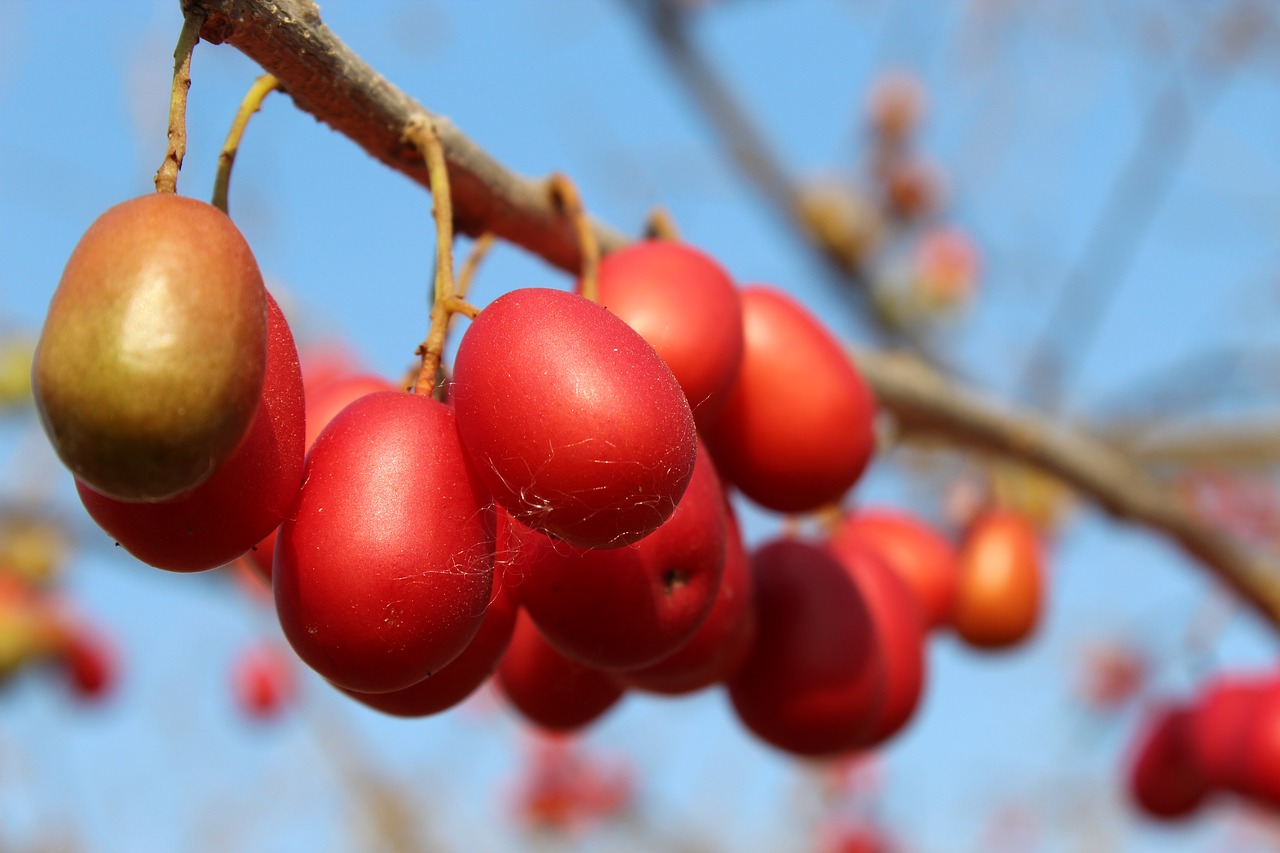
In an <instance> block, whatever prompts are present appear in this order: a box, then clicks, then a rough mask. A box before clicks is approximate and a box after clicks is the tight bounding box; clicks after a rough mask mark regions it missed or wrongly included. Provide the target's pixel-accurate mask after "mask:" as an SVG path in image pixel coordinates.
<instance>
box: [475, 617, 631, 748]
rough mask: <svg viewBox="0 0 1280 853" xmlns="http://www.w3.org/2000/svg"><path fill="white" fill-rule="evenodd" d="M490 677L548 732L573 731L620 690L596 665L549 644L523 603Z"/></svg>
mask: <svg viewBox="0 0 1280 853" xmlns="http://www.w3.org/2000/svg"><path fill="white" fill-rule="evenodd" d="M494 680H495V682H496V683H497V685H498V687H499V689H500V690H501V691H502V694H503V695H504V696H506V697H507V700H508V701H510V702H511V704H512V706H514V707H515V709H516V710H517V711H519V712H520V714H521V715H522V716H523V717H524V718H525V719H526V720H528V721H529V722H531V723H533V724H534V725H535V726H537V727H538V728H540V729H544V730H546V731H551V732H571V731H575V730H577V729H581V728H583V727H585V726H587V725H589V724H591V723H593V722H595V721H596V720H597V719H599V718H600V717H601V716H603V715H604V713H605V712H606V711H608V710H609V709H610V708H612V707H613V706H614V705H615V704H617V702H618V700H619V699H621V698H622V694H623V689H622V688H621V687H620V686H618V685H617V684H615V683H614V682H613V681H612V680H611V679H610V678H609V676H607V675H605V674H604V673H603V672H601V671H600V670H597V669H592V668H591V667H589V666H584V665H583V664H580V663H577V662H576V661H572V660H570V659H569V658H567V657H565V656H564V655H562V654H560V653H559V652H558V651H556V650H555V649H554V648H552V646H551V644H550V643H548V642H547V641H546V640H545V639H543V637H542V635H541V634H539V633H538V628H537V626H536V625H534V624H533V620H532V619H530V618H529V614H528V613H526V612H525V611H524V609H523V608H521V609H520V611H519V613H518V614H517V615H516V627H515V631H514V633H513V634H512V635H511V644H510V645H509V646H507V652H506V654H504V655H503V656H502V662H501V663H499V664H498V672H497V674H496V675H495V677H494Z"/></svg>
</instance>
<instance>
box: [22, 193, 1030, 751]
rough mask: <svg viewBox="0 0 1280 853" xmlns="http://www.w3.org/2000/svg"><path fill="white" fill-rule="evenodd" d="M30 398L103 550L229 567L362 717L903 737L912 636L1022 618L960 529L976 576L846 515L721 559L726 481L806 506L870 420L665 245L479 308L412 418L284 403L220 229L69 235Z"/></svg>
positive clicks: (1022, 574) (811, 343)
mask: <svg viewBox="0 0 1280 853" xmlns="http://www.w3.org/2000/svg"><path fill="white" fill-rule="evenodd" d="M796 377H803V381H800V382H797V381H796ZM33 388H34V391H35V396H36V401H37V405H38V409H39V412H40V415H41V418H42V421H43V423H44V425H45V427H46V430H47V432H48V434H49V437H50V439H51V441H52V443H53V445H54V447H55V449H56V450H57V451H58V453H59V455H60V457H61V458H62V459H63V461H64V462H65V463H66V464H67V465H68V467H69V468H70V469H71V471H72V472H73V474H74V475H75V477H76V486H77V489H78V492H79V495H80V497H81V500H82V502H83V503H84V506H85V507H86V509H87V510H88V512H89V514H90V515H91V516H92V517H93V518H94V520H95V521H97V523H98V524H99V525H100V526H101V527H102V528H103V529H104V530H106V531H107V532H108V533H109V534H110V535H111V536H112V537H113V538H114V539H115V540H116V541H117V542H118V543H119V544H120V545H122V546H123V547H124V548H125V549H126V550H128V551H129V552H130V553H132V554H133V555H135V556H136V557H138V558H139V559H140V560H142V561H143V562H145V563H148V564H150V565H153V566H156V567H159V568H163V569H168V570H172V571H201V570H206V569H211V568H214V567H216V566H220V565H223V564H226V563H228V562H230V561H232V560H234V559H236V558H237V557H239V556H241V555H243V554H245V553H246V552H249V554H250V556H251V559H253V561H254V562H255V563H256V564H257V565H258V566H259V568H260V569H261V570H262V571H263V572H264V575H265V576H266V577H267V578H269V580H270V582H271V585H272V588H273V591H274V599H275V604H276V609H277V613H278V616H279V619H280V624H281V626H282V628H283V630H284V633H285V636H286V637H287V638H288V640H289V642H290V643H291V645H292V646H293V649H294V651H295V652H296V653H297V655H298V656H299V657H300V658H301V659H302V660H303V661H304V662H306V663H307V664H308V665H309V666H311V667H312V668H313V669H314V670H316V671H317V672H318V673H319V674H321V675H322V676H324V677H325V678H326V679H327V680H328V681H329V682H331V683H332V684H333V685H335V686H336V687H338V688H339V689H341V690H343V691H344V692H346V693H348V694H349V695H351V696H353V697H354V698H356V699H358V700H360V701H362V702H364V703H365V704H368V705H370V706H372V707H374V708H378V709H380V710H382V711H385V712H387V713H391V714H398V715H423V714H429V713H435V712H438V711H441V710H443V709H445V708H448V707H451V706H452V705H454V704H456V703H458V702H460V701H461V700H462V699H463V698H465V697H466V696H467V695H468V694H470V693H471V692H472V691H474V690H475V689H476V687H478V686H479V685H480V684H481V683H482V682H483V681H484V680H485V679H487V678H488V677H489V675H490V674H492V673H493V672H494V670H495V668H496V669H497V672H498V682H499V684H500V685H501V686H502V688H503V690H504V692H505V693H506V695H507V696H508V697H509V698H510V699H511V701H512V702H513V703H514V704H515V705H516V707H518V708H519V709H520V710H521V711H523V712H524V713H525V714H526V716H528V717H529V718H530V719H532V720H534V721H535V722H537V723H538V724H540V725H542V726H543V727H545V728H548V729H553V730H560V731H563V730H569V729H573V728H576V727H579V726H581V725H585V724H586V723H587V722H589V721H590V720H592V719H594V718H596V717H597V716H598V715H599V714H600V713H603V711H604V710H605V709H606V708H608V707H609V706H611V705H612V704H613V703H614V702H616V701H617V699H618V698H619V697H620V696H621V694H622V692H623V691H624V690H625V689H628V688H637V689H645V690H652V691H656V692H660V693H683V692H689V691H692V690H697V689H701V688H703V687H707V686H709V685H712V684H720V683H727V684H728V685H729V689H730V694H731V696H732V697H733V701H734V705H735V708H736V709H737V711H738V713H739V715H740V716H741V718H742V719H743V721H744V722H745V723H746V725H747V726H748V727H749V728H750V729H751V730H752V731H754V732H756V733H757V734H758V735H759V736H761V737H762V738H764V739H765V740H766V741H768V742H770V743H773V744H775V745H777V746H779V747H781V748H784V749H788V750H791V751H794V752H798V753H803V754H832V753H840V752H846V751H849V750H852V749H860V748H864V747H866V746H867V745H870V744H872V743H875V742H879V741H880V740H883V739H884V738H886V737H888V736H889V735H890V734H892V733H893V732H894V731H897V730H898V729H899V728H900V727H901V726H902V725H903V723H905V721H906V719H907V718H908V717H909V716H910V713H911V711H912V709H913V708H914V706H915V703H916V700H917V698H918V695H919V691H920V686H921V680H922V667H923V656H922V652H921V649H920V644H921V641H922V640H921V638H922V636H923V631H924V627H925V626H926V625H931V626H936V625H940V624H943V623H950V624H953V625H954V626H955V627H956V630H957V631H958V632H959V633H960V634H961V636H965V637H967V638H970V639H972V640H973V641H974V642H975V643H977V644H979V645H987V646H998V645H1005V644H1009V643H1011V642H1016V641H1017V640H1018V639H1020V638H1021V637H1022V636H1025V634H1026V633H1027V632H1029V631H1030V629H1031V627H1032V626H1033V625H1034V622H1035V618H1036V614H1037V612H1038V607H1039V594H1040V591H1039V568H1038V555H1037V554H1036V553H1035V542H1034V535H1033V534H1030V533H1023V532H1021V531H1020V530H1019V529H1016V528H1017V520H1016V519H1015V520H1014V521H1009V519H1007V518H1005V519H1001V518H993V519H988V520H987V521H986V522H984V524H983V525H980V526H979V528H977V529H976V530H978V531H979V532H976V533H975V534H974V536H973V537H971V540H970V543H971V544H970V545H969V546H967V549H968V550H967V552H973V553H977V552H979V551H983V550H984V549H985V550H986V551H990V552H994V556H993V555H992V554H986V555H985V556H983V557H982V558H981V559H975V560H971V561H970V562H973V563H974V565H975V566H980V567H982V568H981V569H980V570H974V571H970V572H968V573H967V574H966V573H965V572H964V571H953V570H952V569H951V568H950V563H949V562H948V561H949V560H950V559H951V556H950V551H949V547H948V546H947V545H946V544H945V543H936V542H933V541H932V540H930V539H929V536H930V535H931V534H928V533H927V531H926V532H924V533H920V532H916V533H911V534H905V535H904V534H901V533H898V534H889V536H888V538H889V540H891V542H892V543H897V544H890V545H888V546H886V547H888V548H889V550H890V551H892V550H893V549H894V548H902V549H906V551H907V552H909V555H908V557H907V558H906V560H905V562H906V563H908V564H909V563H911V560H912V559H916V558H915V557H914V556H911V554H912V553H914V552H912V549H913V548H915V549H917V550H919V549H920V548H923V549H924V551H925V552H926V554H925V556H923V557H920V558H919V559H920V560H921V561H923V562H925V563H930V561H932V563H936V565H932V567H929V568H915V569H913V568H912V567H911V566H910V565H908V566H907V567H905V568H901V569H898V568H896V567H893V568H886V566H887V565H889V564H896V563H899V562H903V561H902V560H899V559H898V558H896V557H894V556H892V554H890V555H888V556H887V557H886V562H885V563H882V562H881V558H880V557H879V556H877V555H875V554H873V553H872V551H874V550H875V548H874V547H873V546H871V545H868V544H866V543H865V542H864V540H868V541H871V540H875V538H876V534H875V533H874V532H871V533H868V532H865V531H866V530H874V529H877V528H876V524H875V522H850V523H848V524H845V525H842V526H841V528H840V530H839V531H838V532H837V534H836V535H835V537H833V540H832V543H831V544H830V545H829V546H819V545H817V544H812V543H808V542H805V541H802V540H800V539H789V540H784V541H779V542H776V543H772V544H770V545H768V546H766V547H764V548H762V549H760V550H759V551H758V552H757V553H756V554H755V555H754V556H753V557H752V558H750V559H748V557H747V554H746V551H745V549H744V546H743V543H742V538H741V535H740V532H739V530H738V527H737V523H736V521H735V519H734V516H733V512H732V510H731V506H730V503H729V500H728V490H729V488H730V487H732V488H734V489H736V490H737V491H738V492H739V493H740V494H741V495H742V496H744V497H745V498H747V499H749V500H752V501H754V502H755V503H757V504H758V505H760V506H762V507H765V508H767V509H770V510H774V511H778V512H785V513H811V512H815V511H818V510H821V509H823V508H826V507H830V506H832V505H835V504H837V503H838V502H839V501H840V500H841V499H842V498H843V497H844V496H845V494H846V493H847V492H848V491H849V489H850V488H851V487H852V486H853V485H854V483H855V482H856V481H857V480H858V478H859V477H860V476H861V474H862V472H863V470H864V468H865V467H866V465H867V464H868V461H869V460H870V457H871V455H872V452H873V449H874V419H875V401H874V399H873V397H872V394H871V392H870V390H869V389H868V387H867V385H866V384H865V382H864V380H863V379H862V377H861V376H860V375H859V373H858V372H857V370H856V368H855V367H854V365H853V364H852V362H851V361H850V359H849V358H848V356H847V354H846V353H845V352H844V351H843V349H842V347H841V346H840V344H839V343H838V342H837V341H836V340H835V339H834V338H833V337H832V336H831V335H830V333H829V332H828V331H827V330H826V329H825V328H824V327H823V325H822V324H821V323H820V322H819V321H818V320H817V319H816V318H815V317H813V316H812V315H811V314H810V313H808V312H807V311H806V310H805V309H804V308H803V307H801V306H800V305H799V304H798V303H796V302H795V301H794V300H792V299H791V298H790V297H788V296H786V295H785V294H783V293H781V292H779V291H777V290H775V289H772V288H768V287H764V286H752V287H744V288H738V287H736V286H735V285H734V283H733V282H732V281H731V280H730V278H729V276H728V275H727V273H725V271H724V270H723V269H722V268H721V267H720V266H719V265H718V264H717V263H716V262H715V261H714V260H712V259H711V258H709V257H708V256H706V255H705V254H703V253H701V252H699V251H697V250H696V249H693V248H691V247H688V246H686V245H683V244H680V243H677V242H671V241H647V242H643V243H639V244H635V245H633V246H631V247H628V248H625V249H622V250H619V251H617V252H615V253H613V254H611V255H609V256H608V257H606V258H605V259H604V260H603V261H602V263H601V264H600V268H599V275H598V302H593V301H591V300H589V299H587V298H585V297H584V296H583V295H581V294H580V293H570V292H567V291H559V290H551V289H540V288H526V289H521V290H515V291H511V292H509V293H507V294H505V295H503V296H501V297H499V298H498V299H496V300H495V301H493V302H492V303H491V304H490V305H489V306H487V307H486V308H485V309H484V310H483V311H481V312H479V314H478V316H476V318H475V319H474V320H473V322H472V323H471V325H470V326H469V328H468V329H467V331H466V333H465V335H464V336H463V338H462V340H461V342H460V346H459V349H458V352H457V356H456V358H455V362H454V366H453V376H452V380H451V382H449V383H448V384H447V386H446V388H445V393H444V394H443V395H442V396H443V397H444V400H443V401H441V400H437V399H436V398H435V397H434V396H431V395H428V394H413V393H406V392H405V391H403V390H398V389H395V388H393V387H391V386H390V384H389V383H387V382H385V381H384V380H380V379H377V378H374V377H368V376H346V377H332V376H330V377H327V378H326V380H325V381H319V380H313V381H310V382H306V383H304V378H303V375H302V370H301V367H300V363H299V358H298V353H297V349H296V347H295V345H294V341H293V337H292V335H291V333H290V330H289V326H288V324H287V323H286V321H285V318H284V316H283V314H282V313H281V311H280V309H279V307H278V306H277V305H276V303H275V301H274V300H273V299H272V298H271V296H270V295H269V294H268V293H267V292H266V290H265V288H264V287H263V285H262V279H261V275H260V273H259V271H258V269H257V266H256V263H255V262H254V259H253V256H252V254H251V252H250V251H249V248H248V246H247V245H246V244H245V241H244V239H243V237H242V236H241V235H240V233H239V232H238V231H237V230H236V228H235V227H234V225H232V224H231V221H230V220H229V219H228V218H227V217H226V216H225V215H224V214H223V213H221V212H220V211H218V210H216V209H215V208H213V207H211V206H209V205H205V204H203V203H201V202H198V201H193V200H190V199H185V198H181V197H178V196H176V195H172V194H168V195H162V194H158V195H153V196H146V197H143V198H138V199H134V200H132V201H129V202H125V203H123V204H121V205H118V206H117V207H115V208H113V209H111V210H110V211H108V212H107V213H106V214H104V215H103V216H102V217H101V218H100V219H99V220H98V221H97V222H95V223H94V224H93V226H92V227H91V228H90V229H89V230H88V232H87V233H86V234H85V235H84V237H83V238H82V240H81V242H80V243H79V244H78V245H77V247H76V249H75V251H74V252H73V254H72V256H71V259H70V261H69V262H68V264H67V267H66V271H65V272H64V275H63V279H62V281H61V283H60V284H59V286H58V289H57V291H56V292H55V294H54V297H53V301H52V303H51V305H50V309H49V315H48V318H47V320H46V324H45V327H44V330H43V333H42V335H41V338H40V341H39V343H38V345H37V350H36V354H35V358H34V362H33ZM304 400H305V401H306V406H305V407H304ZM894 523H895V522H888V525H889V527H893V524H894ZM1011 525H1012V526H1013V528H1015V529H1014V533H1013V534H1012V537H1011V536H1010V534H1009V532H1008V530H1009V528H1010V526H1011ZM917 526H918V525H917ZM881 527H884V525H883V524H882V525H881ZM983 530H996V531H997V533H994V534H983V533H981V531H983ZM999 531H1003V532H999ZM913 536H914V537H915V538H914V539H912V537H913ZM1020 537H1021V538H1020ZM882 538H883V537H882ZM911 542H915V544H914V545H913V544H903V543H911ZM992 542H994V543H995V544H991V543H992ZM1010 542H1013V543H1014V544H1013V545H1012V546H1011V545H1010V544H1009V543H1010ZM920 543H924V544H923V545H922V544H920ZM984 543H986V544H984ZM963 562H964V561H963V560H962V563H963ZM944 564H946V567H943V566H944ZM992 566H995V568H994V569H992V568H991V567H992ZM898 570H900V571H902V572H904V573H905V574H904V575H903V577H904V578H905V580H906V584H905V585H904V584H903V581H902V579H899V578H898V577H897V576H896V575H895V571H898ZM912 572H916V574H915V575H912V574H911V573H912ZM992 572H994V574H992ZM966 578H968V579H967V580H966ZM908 587H910V588H911V589H912V590H914V591H915V592H916V594H917V596H918V598H919V601H916V600H914V599H913V597H912V595H911V594H910V592H909V591H908ZM1011 590H1012V592H1011ZM1009 601H1014V602H1015V603H1014V604H1012V605H1010V604H1009V603H1008V602H1009ZM992 602H996V603H995V605H994V606H993V604H992ZM993 613H994V614H995V615H994V616H993V615H992V614H993Z"/></svg>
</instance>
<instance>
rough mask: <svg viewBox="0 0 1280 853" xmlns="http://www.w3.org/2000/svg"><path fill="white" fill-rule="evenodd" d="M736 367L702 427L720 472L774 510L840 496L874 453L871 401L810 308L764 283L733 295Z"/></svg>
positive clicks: (814, 505)
mask: <svg viewBox="0 0 1280 853" xmlns="http://www.w3.org/2000/svg"><path fill="white" fill-rule="evenodd" d="M740 296H741V301H742V320H743V336H744V337H743V340H744V348H743V356H742V368H741V369H740V370H739V372H738V378H737V380H736V382H735V383H734V386H733V389H732V391H731V392H730V394H729V400H728V402H727V403H726V404H725V408H724V411H723V412H722V413H721V415H720V418H719V419H718V420H717V421H716V422H715V424H713V425H712V426H711V428H710V429H709V430H708V431H707V432H706V433H705V436H706V440H707V444H708V446H710V448H711V452H712V454H713V455H714V456H715V458H716V464H717V466H719V468H720V473H721V475H722V476H723V477H724V478H725V479H726V480H727V481H729V482H732V483H733V484H734V485H736V486H737V487H738V488H739V489H740V490H741V491H742V493H743V494H744V495H746V496H747V497H748V498H750V499H751V500H753V501H755V502H756V503H757V504H759V505H760V506H762V507H765V508H766V509H771V510H775V511H777V512H809V511H811V510H816V509H819V508H821V507H823V506H826V505H828V504H831V503H835V502H837V501H839V500H840V498H841V496H843V495H844V493H845V492H847V491H848V490H849V489H850V487H852V486H853V484H854V483H856V482H857V481H858V478H859V477H861V476H862V472H863V471H864V470H865V469H866V467H867V463H868V462H869V461H870V460H871V454H872V452H873V451H874V450H875V430H874V426H875V415H876V401H875V398H874V397H873V396H872V394H871V389H870V388H869V387H868V386H867V383H866V381H865V380H864V379H863V378H862V375H861V374H860V373H858V371H857V369H856V368H855V367H854V366H853V362H852V360H851V359H850V358H849V355H848V354H847V353H846V352H845V351H844V349H843V348H842V347H841V345H840V343H839V342H838V341H837V340H836V339H835V338H834V337H832V336H831V333H830V332H828V331H827V330H826V328H825V327H823V325H822V323H821V322H819V321H818V319H817V318H815V317H814V316H813V315H812V314H810V313H809V312H808V311H807V310H806V309H805V308H804V307H803V306H801V305H800V303H798V302H796V301H795V300H793V299H792V298H791V297H790V296H787V295H786V294H784V293H782V292H780V291H778V290H774V289H772V288H768V287H762V286H753V287H747V288H744V289H743V290H742V291H741V294H740Z"/></svg>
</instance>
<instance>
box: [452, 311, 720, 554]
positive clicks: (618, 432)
mask: <svg viewBox="0 0 1280 853" xmlns="http://www.w3.org/2000/svg"><path fill="white" fill-rule="evenodd" d="M451 393H452V400H453V405H454V408H455V410H456V412H457V418H458V427H459V430H460V431H461V433H462V437H463V441H465V442H466V446H467V449H468V450H469V451H470V453H471V455H472V457H473V458H474V459H475V460H476V462H477V467H478V468H479V470H480V472H481V475H482V476H483V477H484V479H485V482H486V483H487V484H488V486H489V488H490V489H491V490H492V491H493V494H494V496H495V498H496V499H497V501H498V503H500V504H501V505H502V506H503V507H504V508H505V509H506V510H507V511H508V512H510V513H511V515H512V516H514V517H515V518H516V519H518V520H519V521H521V522H522V523H524V524H525V525H527V526H529V527H531V528H533V529H534V530H538V531H541V532H544V533H547V534H548V535H550V536H554V537H556V538H558V539H563V540H564V541H566V542H568V543H570V544H572V545H575V546H577V547H580V548H616V547H621V546H623V545H627V544H630V543H632V542H635V541H638V540H639V539H641V538H643V537H644V536H646V535H648V534H649V533H650V532H652V531H653V530H656V529H657V528H658V526H659V525H661V524H662V523H663V522H664V521H666V520H667V518H669V517H670V516H671V513H672V512H674V511H675V507H676V502H677V501H679V500H680V496H681V495H682V494H684V490H685V487H686V486H687V485H688V483H689V478H690V477H691V476H692V475H693V466H694V459H695V456H696V439H695V431H694V421H693V415H692V413H691V412H690V411H689V404H688V402H686V400H685V397H684V393H683V392H682V391H681V390H680V385H679V384H678V383H677V382H676V379H675V377H674V376H672V374H671V370H670V369H669V368H668V367H667V366H666V364H665V363H664V362H663V361H662V359H661V358H660V357H659V356H658V354H657V353H656V352H654V350H653V347H651V346H649V344H648V343H646V342H645V340H644V339H643V338H642V337H640V335H638V334H637V333H636V332H635V331H634V330H633V329H631V327H629V326H628V325H627V324H626V323H624V322H622V321H621V320H619V319H618V318H617V317H615V316H614V315H613V314H610V313H609V312H608V311H607V310H606V309H604V308H602V307H600V306H599V305H596V304H595V303H593V302H590V301H589V300H587V299H584V298H583V297H581V296H578V295H576V294H572V293H565V292H563V291H558V290H549V289H542V288H526V289H522V290H514V291H511V292H509V293H507V294H505V295H503V296H500V297H498V299H496V300H494V302H493V303H492V304H490V305H489V306H488V307H487V308H485V309H484V310H483V311H482V312H481V313H480V315H479V317H477V318H476V319H475V320H474V321H473V322H472V324H471V326H470V327H469V328H468V329H467V331H466V334H464V335H463V337H462V341H461V343H460V345H459V347H458V354H457V358H456V359H455V361H454V378H453V385H452V389H451Z"/></svg>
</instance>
